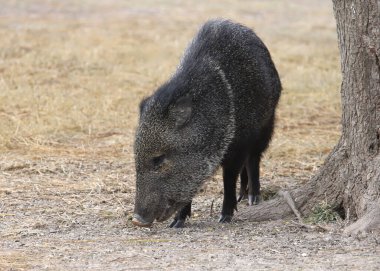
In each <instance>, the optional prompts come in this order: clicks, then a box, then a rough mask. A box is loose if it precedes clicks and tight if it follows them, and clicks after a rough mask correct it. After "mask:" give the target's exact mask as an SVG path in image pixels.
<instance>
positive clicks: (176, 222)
mask: <svg viewBox="0 0 380 271" xmlns="http://www.w3.org/2000/svg"><path fill="white" fill-rule="evenodd" d="M184 226H185V220H184V219H178V220H177V219H174V220H173V222H172V223H170V225H169V228H175V229H179V228H183V227H184Z"/></svg>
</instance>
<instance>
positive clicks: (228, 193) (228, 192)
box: [219, 166, 239, 223]
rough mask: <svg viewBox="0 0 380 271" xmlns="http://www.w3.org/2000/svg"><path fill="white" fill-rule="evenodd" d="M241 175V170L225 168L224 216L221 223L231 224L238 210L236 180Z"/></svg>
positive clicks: (220, 220)
mask: <svg viewBox="0 0 380 271" xmlns="http://www.w3.org/2000/svg"><path fill="white" fill-rule="evenodd" d="M238 175H239V170H236V169H234V168H231V167H227V166H224V167H223V184H224V199H223V208H222V215H221V217H220V219H219V222H221V223H226V222H231V220H232V216H233V215H234V210H236V204H237V200H236V180H237V177H238Z"/></svg>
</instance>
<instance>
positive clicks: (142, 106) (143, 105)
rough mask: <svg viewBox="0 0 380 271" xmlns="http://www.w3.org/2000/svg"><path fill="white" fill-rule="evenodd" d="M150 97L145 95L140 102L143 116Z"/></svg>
mask: <svg viewBox="0 0 380 271" xmlns="http://www.w3.org/2000/svg"><path fill="white" fill-rule="evenodd" d="M149 98H150V97H145V98H144V99H142V101H141V102H140V116H141V114H142V112H143V111H144V108H145V105H146V104H147V102H148V100H149Z"/></svg>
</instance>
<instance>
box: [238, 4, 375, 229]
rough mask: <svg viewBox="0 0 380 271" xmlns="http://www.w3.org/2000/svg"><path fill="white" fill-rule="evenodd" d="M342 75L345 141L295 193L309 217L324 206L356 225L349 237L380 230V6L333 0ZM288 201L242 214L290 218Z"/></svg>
mask: <svg viewBox="0 0 380 271" xmlns="http://www.w3.org/2000/svg"><path fill="white" fill-rule="evenodd" d="M333 4H334V13H335V18H336V22H337V32H338V41H339V49H340V55H341V69H342V74H343V80H342V85H341V99H342V111H343V112H342V135H341V138H340V140H339V142H338V144H337V145H336V146H335V148H334V149H333V151H332V152H331V153H330V155H329V156H328V157H327V159H326V161H325V163H324V165H323V166H322V167H321V169H320V170H319V172H318V173H317V174H316V175H315V176H314V177H313V178H311V180H310V181H309V182H308V183H307V184H306V185H305V186H304V187H301V188H299V189H297V190H295V191H292V192H291V193H290V194H291V197H292V198H293V199H294V202H295V204H296V206H297V208H298V209H299V210H300V211H301V213H303V214H304V215H307V214H308V213H309V212H310V211H311V209H312V208H313V206H315V205H316V204H317V203H319V202H321V201H322V200H327V201H328V202H329V203H330V204H334V205H336V206H339V208H340V211H343V212H344V216H345V217H346V219H350V220H351V219H354V220H356V222H355V223H353V224H352V225H350V226H348V227H347V228H346V229H345V232H346V233H348V234H354V235H355V234H358V233H360V232H367V231H372V230H375V229H380V61H379V59H380V0H368V1H362V0H333ZM291 213H292V210H291V208H290V207H289V206H288V204H286V199H285V197H277V198H276V199H274V200H272V201H268V202H264V203H263V204H262V205H259V206H257V207H253V208H247V209H244V210H242V211H241V212H239V215H238V217H239V218H242V219H248V220H254V221H260V220H269V219H279V218H284V217H286V216H289V215H290V214H291Z"/></svg>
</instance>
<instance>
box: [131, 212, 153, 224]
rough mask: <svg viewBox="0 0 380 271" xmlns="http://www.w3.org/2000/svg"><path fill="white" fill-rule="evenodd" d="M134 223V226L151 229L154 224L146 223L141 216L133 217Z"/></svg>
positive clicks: (135, 215)
mask: <svg viewBox="0 0 380 271" xmlns="http://www.w3.org/2000/svg"><path fill="white" fill-rule="evenodd" d="M132 223H133V225H135V226H139V227H150V226H152V223H150V222H146V221H145V220H144V219H143V218H142V217H141V216H140V215H139V214H134V215H133V219H132Z"/></svg>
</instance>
